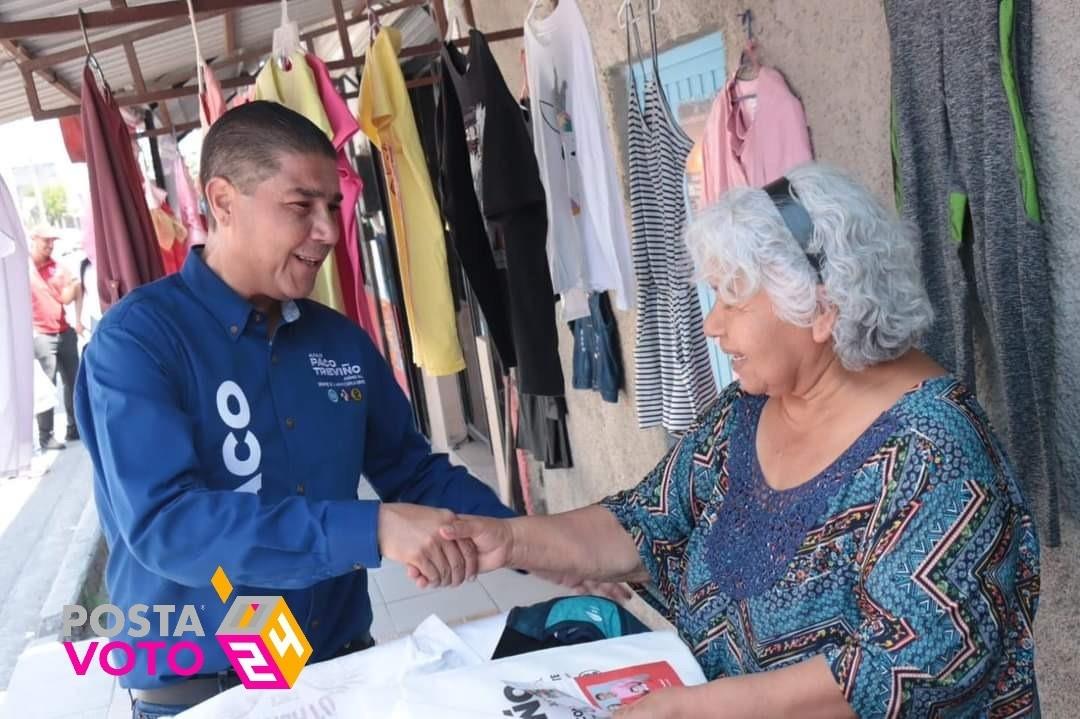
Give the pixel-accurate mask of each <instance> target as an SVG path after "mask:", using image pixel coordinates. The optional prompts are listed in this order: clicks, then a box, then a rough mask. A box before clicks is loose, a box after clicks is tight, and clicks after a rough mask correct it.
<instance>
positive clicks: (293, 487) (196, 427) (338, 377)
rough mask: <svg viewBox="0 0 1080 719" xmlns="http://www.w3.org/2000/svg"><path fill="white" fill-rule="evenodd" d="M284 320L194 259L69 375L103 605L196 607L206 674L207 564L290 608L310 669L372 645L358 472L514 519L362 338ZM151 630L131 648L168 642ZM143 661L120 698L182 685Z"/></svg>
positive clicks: (132, 302) (210, 654)
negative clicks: (438, 447)
mask: <svg viewBox="0 0 1080 719" xmlns="http://www.w3.org/2000/svg"><path fill="white" fill-rule="evenodd" d="M282 314H283V318H282V321H281V323H280V324H279V326H278V327H277V329H276V331H275V332H274V333H273V335H272V336H271V335H270V334H269V333H268V328H267V318H266V317H265V316H263V314H262V313H260V312H258V311H257V310H255V309H254V308H253V307H252V306H251V305H250V304H249V303H248V302H246V301H245V300H244V299H243V298H241V297H240V296H239V295H238V294H237V293H236V292H235V291H233V290H232V289H231V288H230V287H229V286H228V285H226V284H225V282H224V281H222V280H221V279H220V278H219V277H218V276H217V275H216V274H215V273H214V272H213V271H212V270H211V269H210V268H209V267H207V265H206V263H205V262H204V261H203V259H202V257H201V255H200V253H199V252H198V251H193V252H192V253H190V254H189V256H188V259H187V261H186V263H185V264H184V267H183V269H182V270H181V272H179V273H177V274H175V275H172V276H170V277H167V278H165V279H163V280H160V281H158V282H154V283H152V284H150V285H146V286H144V287H140V288H139V289H137V290H136V291H134V292H132V293H131V294H130V295H129V296H128V297H126V298H124V300H123V301H122V302H120V303H119V304H117V305H116V306H115V307H113V308H112V309H111V310H110V311H109V312H108V313H106V314H105V316H104V318H103V319H102V321H101V324H100V325H99V326H98V329H97V331H96V332H95V334H94V338H93V340H92V341H91V342H90V344H89V346H88V347H87V349H86V354H85V357H84V359H83V362H82V367H81V369H80V371H79V377H78V382H77V386H76V391H75V399H76V416H77V419H78V426H79V430H80V432H81V434H82V438H83V441H84V442H85V444H86V447H87V449H88V450H89V452H90V456H91V458H92V460H93V464H94V497H95V500H96V502H97V507H98V512H99V514H100V517H101V523H102V527H103V530H104V534H105V538H106V541H107V542H108V545H109V560H108V570H107V579H108V590H109V597H110V598H109V601H110V602H111V603H113V604H115V605H117V606H119V607H120V608H121V609H124V610H125V611H126V610H127V607H130V606H131V605H134V604H147V605H150V606H153V605H154V604H175V605H177V607H178V609H179V607H180V605H184V604H192V605H194V606H195V607H196V608H197V610H198V613H199V617H200V620H201V621H202V625H203V629H204V630H205V633H206V637H205V638H204V639H203V640H200V641H199V644H200V645H201V646H202V649H203V652H204V655H205V659H206V662H205V665H204V666H203V669H202V672H201V673H204V674H209V673H214V672H218V671H222V670H225V669H227V668H228V667H229V664H228V661H227V659H226V657H225V655H224V653H223V652H222V651H221V649H220V647H219V646H218V645H217V642H216V641H215V639H214V632H215V631H216V629H217V627H218V626H219V625H220V623H221V621H222V619H223V618H224V616H225V612H226V609H227V604H226V603H222V601H221V600H220V599H219V597H218V595H217V593H216V592H215V591H214V589H213V588H212V587H211V584H210V578H211V577H212V575H213V574H214V570H215V569H216V568H217V566H218V565H221V566H222V567H223V568H224V569H225V572H226V573H227V575H228V577H229V579H230V580H231V581H232V583H233V585H234V596H236V595H248V596H252V595H254V596H259V595H262V596H266V595H278V594H280V595H282V596H283V597H284V598H285V600H286V602H287V603H288V605H289V608H290V609H291V610H292V613H293V614H294V615H295V617H296V619H297V621H298V622H299V624H300V627H301V628H302V629H303V631H304V633H305V634H306V635H307V637H308V640H309V641H310V642H311V645H312V647H313V648H314V650H315V653H314V655H313V656H312V661H318V660H320V659H323V658H326V657H327V656H329V655H331V654H333V653H334V652H335V651H337V650H339V649H340V648H341V647H342V646H343V645H344V644H345V643H346V642H348V641H352V640H356V639H361V638H364V637H366V636H367V632H368V629H369V627H370V624H371V604H370V600H369V598H368V592H367V573H366V571H365V570H366V569H368V568H374V567H378V566H379V561H380V554H379V547H378V542H377V517H378V502H377V501H360V500H358V499H357V485H358V481H359V478H360V477H361V475H363V476H365V477H366V478H367V479H368V480H369V481H370V482H371V484H372V486H373V487H374V488H375V491H376V492H377V493H378V494H379V496H380V498H381V499H382V500H384V501H390V502H392V501H401V502H414V503H418V504H425V505H429V506H437V507H445V508H447V509H452V510H455V511H459V512H468V513H475V514H486V515H492V516H511V514H512V513H511V512H510V510H508V509H506V507H504V506H503V505H502V504H500V502H499V501H498V499H497V497H496V496H495V494H494V493H493V492H492V491H491V490H490V489H488V487H487V486H485V485H484V484H482V483H481V482H480V481H479V480H477V479H475V478H473V477H472V476H470V475H469V474H468V473H467V472H466V471H465V470H464V469H462V468H460V467H454V466H453V465H451V464H450V462H449V461H448V460H447V458H446V456H445V455H437V454H432V452H431V448H430V445H429V443H428V441H427V439H425V438H424V437H423V435H421V434H420V433H419V432H417V431H416V429H415V426H414V421H413V414H412V408H411V407H410V405H409V402H408V400H407V399H406V397H405V395H404V394H403V393H402V391H401V389H400V388H399V387H398V385H397V382H396V381H395V379H394V377H393V374H392V373H391V370H390V368H389V367H388V366H387V364H386V362H385V361H384V360H383V358H382V357H381V356H380V355H379V353H378V351H377V350H376V349H375V346H374V345H373V344H372V342H371V341H370V340H369V339H368V337H367V335H366V334H365V333H364V332H363V331H362V330H361V329H360V328H358V327H357V326H355V325H354V324H352V323H351V322H350V321H349V320H348V319H346V318H345V317H344V316H342V315H340V314H338V313H337V312H334V311H333V310H330V309H328V308H326V307H323V306H322V305H320V304H318V303H315V302H311V301H307V300H300V301H296V302H286V303H284V304H283V306H282ZM88 609H91V608H88ZM149 616H150V618H151V620H152V621H151V632H150V634H149V635H147V636H146V637H143V638H141V639H140V641H154V640H158V639H163V640H164V641H166V642H169V641H174V642H175V641H177V639H175V638H170V637H168V636H164V637H162V636H160V635H159V634H158V630H159V626H158V622H157V621H156V615H154V614H150V615H149ZM172 620H173V621H175V620H176V617H175V616H174V617H173V618H172ZM117 639H120V640H125V641H128V639H127V633H126V632H122V633H121V634H120V635H119V636H118V637H117ZM184 639H191V636H190V635H187V636H185V637H184ZM130 641H132V642H134V641H135V640H130ZM136 656H137V658H136V662H137V663H136V666H135V670H134V671H132V672H131V673H129V674H127V675H125V676H124V677H121V683H122V684H123V685H124V686H128V687H135V688H152V687H156V686H160V685H161V684H163V683H168V682H170V681H173V680H175V679H176V677H175V676H172V675H170V674H169V673H168V669H167V667H165V666H164V664H165V662H164V654H163V653H162V654H161V655H160V656H159V657H158V662H157V664H158V667H157V675H156V676H155V677H150V678H148V677H147V671H146V666H147V656H146V655H145V653H143V652H141V651H139V652H137V654H136ZM185 661H187V660H186V659H184V658H183V657H181V663H182V664H183V663H184V662H185ZM188 663H190V662H188Z"/></svg>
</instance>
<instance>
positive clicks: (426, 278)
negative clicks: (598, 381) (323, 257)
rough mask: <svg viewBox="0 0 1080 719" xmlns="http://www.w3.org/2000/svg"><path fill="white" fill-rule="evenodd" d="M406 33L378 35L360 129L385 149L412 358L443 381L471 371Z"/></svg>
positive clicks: (364, 85)
mask: <svg viewBox="0 0 1080 719" xmlns="http://www.w3.org/2000/svg"><path fill="white" fill-rule="evenodd" d="M400 51H401V33H400V32H399V31H398V30H396V29H394V28H389V27H388V28H384V29H383V30H382V31H381V32H379V34H378V36H377V37H376V38H375V40H374V42H373V43H372V45H371V47H370V48H369V49H368V53H367V59H366V61H365V63H364V74H363V77H362V78H361V80H360V111H359V116H358V118H357V119H358V120H359V122H360V129H361V131H363V133H364V134H365V135H367V136H368V138H369V139H370V140H371V142H372V143H373V144H374V145H375V146H376V147H377V148H379V152H380V154H381V157H382V161H383V169H384V171H385V173H386V186H387V189H388V194H389V204H390V219H391V222H392V223H393V227H394V242H395V245H396V246H397V256H398V265H399V267H400V268H401V285H402V288H403V294H404V299H405V314H406V316H407V317H408V320H409V336H410V337H411V338H412V346H413V360H414V361H415V362H416V364H417V365H419V366H420V367H423V368H424V370H426V371H427V372H428V373H429V374H431V375H435V376H439V375H448V374H454V373H456V372H460V371H461V370H463V369H465V359H464V358H463V357H462V354H461V344H460V343H459V342H458V336H457V319H456V316H455V314H454V302H453V298H452V296H451V294H450V272H449V270H448V269H447V265H446V240H445V238H444V235H443V223H442V217H441V216H440V214H439V208H438V205H437V204H436V202H435V193H434V191H433V190H432V186H431V176H430V175H429V174H428V166H427V161H426V159H425V157H424V150H423V147H422V146H421V144H420V134H419V133H418V132H417V130H416V119H415V118H414V117H413V111H412V104H411V103H410V102H409V94H408V91H407V90H406V88H405V78H404V77H403V76H402V74H401V66H400V65H399V64H398V52H400Z"/></svg>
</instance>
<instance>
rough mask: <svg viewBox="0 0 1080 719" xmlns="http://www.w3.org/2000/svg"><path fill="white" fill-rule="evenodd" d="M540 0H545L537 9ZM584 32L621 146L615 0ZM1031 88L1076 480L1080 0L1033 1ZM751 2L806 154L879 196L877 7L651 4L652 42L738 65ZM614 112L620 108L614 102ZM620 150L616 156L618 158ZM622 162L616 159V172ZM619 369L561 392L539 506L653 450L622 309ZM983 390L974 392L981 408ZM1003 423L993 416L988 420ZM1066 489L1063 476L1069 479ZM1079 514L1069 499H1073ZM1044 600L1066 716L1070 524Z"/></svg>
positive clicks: (1065, 459)
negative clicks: (556, 461) (565, 462)
mask: <svg viewBox="0 0 1080 719" xmlns="http://www.w3.org/2000/svg"><path fill="white" fill-rule="evenodd" d="M547 2H548V0H544V3H545V4H546V3H547ZM578 2H579V4H580V5H581V8H582V11H583V13H584V14H585V17H586V20H587V22H588V26H589V29H590V32H591V33H592V38H593V45H594V50H595V52H596V60H597V66H598V70H599V72H600V73H601V74H602V75H603V76H604V77H605V78H606V80H607V82H606V85H605V86H606V87H607V89H608V96H607V97H606V98H605V111H606V112H607V113H608V117H609V118H611V119H612V123H611V131H612V142H613V143H614V144H615V146H616V147H618V148H621V147H622V146H623V142H622V135H623V130H622V114H623V113H622V112H621V108H622V107H624V106H625V105H624V104H623V103H624V102H625V100H624V99H623V98H624V92H625V91H624V87H623V85H622V81H621V80H620V79H617V78H618V75H617V72H618V69H619V68H620V67H621V66H622V64H623V63H624V62H625V59H626V58H625V40H624V35H623V31H622V30H620V28H619V27H618V24H617V22H616V18H615V12H616V8H617V7H618V2H617V0H578ZM529 4H530V2H529V0H473V5H474V7H475V8H476V17H477V18H478V22H479V26H480V29H482V30H485V31H493V30H499V29H503V28H507V27H514V26H520V24H521V22H522V19H523V17H524V15H525V13H526V11H527V10H528V7H529ZM1032 6H1033V13H1034V35H1033V62H1032V66H1033V68H1034V69H1035V74H1034V87H1033V93H1032V97H1031V98H1029V107H1028V110H1029V115H1030V116H1031V126H1030V129H1031V131H1032V135H1033V138H1034V142H1035V153H1036V166H1037V170H1038V173H1039V182H1040V190H1041V194H1042V199H1043V207H1044V210H1045V218H1046V227H1047V234H1048V238H1047V239H1048V242H1049V243H1050V245H1051V261H1052V263H1053V268H1054V287H1053V291H1054V303H1055V308H1056V316H1055V323H1056V327H1057V338H1056V347H1055V348H1053V351H1054V352H1055V355H1056V361H1057V378H1058V383H1057V387H1056V388H1055V390H1056V391H1055V394H1056V397H1057V400H1058V405H1057V407H1056V422H1057V439H1058V449H1059V454H1060V461H1061V465H1062V473H1063V475H1062V476H1064V477H1071V478H1077V477H1080V439H1078V433H1080V322H1078V321H1077V319H1078V318H1080V142H1078V138H1080V93H1078V92H1077V88H1078V87H1080V43H1078V42H1077V41H1076V40H1075V38H1076V37H1077V35H1078V34H1080V3H1077V2H1076V0H1032ZM746 8H750V9H752V10H753V11H754V15H755V25H754V28H755V34H756V35H757V38H758V40H759V43H760V45H761V53H762V59H763V61H764V62H766V63H767V64H770V65H773V66H775V67H778V68H779V69H780V70H782V71H783V72H784V73H785V75H786V76H787V78H788V82H789V83H790V85H791V87H792V89H793V90H794V91H795V92H796V94H798V95H799V96H800V97H801V98H802V100H803V104H804V106H805V108H806V114H807V119H808V121H809V124H810V128H811V137H812V140H813V143H814V149H815V153H816V156H817V157H818V159H821V160H824V161H827V162H829V163H832V164H835V165H838V166H840V167H843V168H845V169H847V170H848V171H849V172H851V173H853V174H854V175H855V176H856V177H858V178H859V179H861V180H862V181H863V182H864V183H866V184H867V185H868V186H869V187H870V188H871V189H872V190H873V191H874V192H875V193H877V195H878V196H879V197H880V198H882V199H883V200H884V201H885V202H887V203H890V204H891V203H892V201H893V199H892V198H893V196H892V180H891V175H892V170H891V160H890V154H889V146H888V136H889V134H888V130H889V127H888V109H889V76H890V70H889V38H888V32H887V29H886V27H885V19H884V13H883V10H882V7H881V3H880V2H866V1H865V0H830V2H828V3H822V2H819V1H817V0H741V1H740V2H739V3H735V4H732V3H719V2H715V1H714V0H662V7H661V10H660V13H659V16H658V31H659V35H660V44H661V48H662V49H663V48H665V47H669V46H671V45H673V44H675V43H677V42H682V41H684V40H688V39H692V38H693V37H695V36H698V35H701V34H704V33H707V32H711V31H714V30H720V31H721V32H723V33H724V36H725V38H726V39H727V41H728V42H727V45H728V52H729V57H728V65H729V67H730V66H733V65H734V64H736V63H737V62H738V54H739V52H740V49H741V46H742V38H743V32H742V28H741V25H740V24H739V20H738V13H739V12H741V11H742V10H743V9H746ZM493 49H494V51H495V53H496V56H497V57H498V59H499V62H500V65H501V67H502V69H503V73H504V75H505V77H506V80H507V84H508V85H509V86H510V88H511V89H512V90H513V91H514V92H517V90H518V88H520V87H521V83H522V72H521V65H520V49H521V44H520V42H517V41H514V42H504V43H497V44H495V45H494V46H493ZM613 108H617V109H618V110H620V111H613ZM620 157H624V155H623V154H622V153H620ZM622 170H623V168H622V167H620V172H621V171H622ZM616 315H617V319H618V324H619V331H620V335H621V338H622V349H623V360H624V363H625V365H626V370H627V377H628V383H629V386H628V390H629V393H628V395H626V396H620V398H619V404H617V405H608V404H605V403H603V402H602V401H601V400H600V398H599V396H598V395H596V394H594V393H589V392H580V391H574V390H570V393H569V395H568V398H567V399H568V405H569V410H570V415H569V426H570V438H571V443H572V449H573V452H574V461H575V467H574V468H573V469H571V470H565V471H548V472H545V473H544V492H543V494H544V496H545V499H546V502H547V507H548V509H549V511H559V510H564V509H569V508H573V507H579V506H582V505H584V504H587V503H589V502H592V501H595V500H596V499H598V498H600V497H602V496H604V495H605V494H608V493H610V492H611V491H614V490H616V489H620V488H623V487H626V486H630V485H632V484H633V483H634V482H636V481H637V480H638V479H639V478H640V477H641V476H642V475H643V474H644V473H645V472H647V471H648V470H649V469H651V468H652V466H653V465H654V464H655V463H656V461H657V460H658V459H659V458H660V456H661V455H662V454H663V452H664V450H665V441H664V436H663V433H662V432H661V431H660V430H648V431H643V430H639V429H638V428H637V423H636V419H635V414H634V407H633V337H634V323H635V321H636V320H635V316H634V314H633V313H618V312H617V313H616ZM560 349H561V355H562V359H563V366H564V371H565V372H566V375H567V377H568V378H569V377H570V370H571V365H570V362H571V357H572V352H573V346H572V343H571V342H570V337H569V333H567V332H563V333H562V346H561V348H560ZM994 394H995V392H994V391H993V388H990V390H989V391H988V392H987V395H988V396H986V397H985V398H984V401H985V402H986V404H988V406H989V407H990V409H991V411H993V405H994V404H995V403H994V402H993V395H994ZM999 424H1003V423H999ZM1073 481H1074V484H1075V482H1076V480H1075V479H1074V480H1073ZM1072 503H1073V506H1074V507H1076V508H1077V510H1078V512H1080V497H1072ZM1043 567H1044V572H1043V576H1044V582H1043V599H1042V604H1041V608H1040V614H1039V622H1038V627H1037V635H1038V645H1039V676H1040V682H1041V685H1042V698H1043V702H1044V707H1043V708H1044V715H1045V716H1047V717H1056V716H1060V717H1065V716H1075V715H1076V708H1075V705H1076V703H1077V701H1080V668H1078V667H1077V663H1076V657H1077V656H1080V640H1078V639H1077V637H1080V612H1078V611H1077V610H1076V607H1077V603H1078V602H1080V525H1078V523H1077V522H1076V521H1075V520H1065V521H1064V523H1063V538H1062V546H1061V547H1058V548H1056V549H1050V548H1046V547H1044V549H1043Z"/></svg>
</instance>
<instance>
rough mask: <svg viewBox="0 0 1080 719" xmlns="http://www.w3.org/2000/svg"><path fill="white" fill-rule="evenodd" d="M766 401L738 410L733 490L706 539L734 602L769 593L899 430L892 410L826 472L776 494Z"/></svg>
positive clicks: (750, 401) (748, 401)
mask: <svg viewBox="0 0 1080 719" xmlns="http://www.w3.org/2000/svg"><path fill="white" fill-rule="evenodd" d="M765 401H766V398H765V397H759V396H750V395H747V396H744V397H743V398H741V400H740V401H739V406H738V407H737V408H736V410H735V414H736V416H735V417H733V419H735V421H736V423H737V424H736V427H735V431H734V434H733V437H732V442H731V446H730V449H729V456H728V463H729V467H730V472H729V476H730V478H731V488H730V490H729V492H728V494H727V496H726V497H725V498H724V501H723V502H722V503H721V504H720V507H719V508H718V509H717V511H716V515H715V517H714V518H713V524H712V527H711V528H710V530H709V532H708V536H707V538H706V540H705V544H706V552H705V561H706V563H707V564H708V566H709V569H710V573H711V575H712V578H713V580H714V581H715V582H716V585H717V587H719V588H720V590H721V591H723V592H725V593H726V594H727V595H728V596H730V597H731V598H732V599H735V600H742V599H746V598H748V597H754V596H758V595H760V594H762V593H764V592H766V591H767V590H769V589H770V588H771V587H772V586H773V585H774V584H775V583H776V581H777V580H778V579H780V577H781V576H783V574H784V571H785V569H786V568H787V566H788V564H789V563H790V562H791V560H792V559H793V558H794V557H795V554H796V553H797V552H798V551H799V548H800V547H801V546H802V543H803V541H804V539H805V537H806V535H807V533H808V532H809V531H810V530H811V529H812V528H813V527H814V526H816V525H817V524H818V523H819V522H820V521H821V520H822V519H823V515H824V514H825V511H826V509H827V508H828V504H829V500H830V499H832V497H833V496H834V495H835V494H836V493H837V492H838V491H839V489H840V488H841V487H842V486H843V485H844V483H845V482H846V481H847V480H848V479H849V478H850V477H851V475H852V474H853V473H854V472H856V471H857V470H858V469H859V467H861V466H862V465H863V464H864V463H865V462H866V460H867V459H868V458H869V456H870V455H871V454H872V453H873V452H874V451H876V450H877V449H878V448H879V447H881V445H882V444H883V443H884V442H885V440H886V439H887V438H888V437H889V435H890V434H892V432H893V431H894V430H895V428H896V427H897V420H896V419H895V417H893V414H892V411H891V410H890V411H887V412H885V413H883V414H882V415H881V416H880V417H878V419H877V420H875V422H874V423H873V424H872V425H871V426H870V428H869V429H867V431H865V432H863V433H862V435H861V436H860V437H859V438H858V439H857V440H856V441H855V443H854V444H852V445H851V447H849V448H848V449H847V450H846V451H845V452H844V453H843V454H841V455H840V456H839V457H837V459H836V460H835V461H834V462H833V463H832V464H831V465H829V466H828V467H826V468H825V469H824V470H823V471H822V472H821V473H820V474H818V475H817V476H815V477H814V478H813V479H811V480H809V481H808V482H806V483H804V484H801V485H799V486H798V487H794V488H792V489H788V490H783V491H777V490H775V489H773V488H771V487H770V486H769V485H768V484H766V482H765V476H764V473H763V472H762V470H761V464H760V463H759V462H758V456H757V444H756V437H757V428H758V422H759V420H760V419H761V412H762V409H763V408H764V406H765Z"/></svg>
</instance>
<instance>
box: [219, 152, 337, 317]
mask: <svg viewBox="0 0 1080 719" xmlns="http://www.w3.org/2000/svg"><path fill="white" fill-rule="evenodd" d="M278 162H279V165H280V169H279V170H278V172H276V173H274V175H273V176H271V177H269V178H268V179H266V180H263V181H262V182H260V183H259V184H258V185H256V186H255V187H254V188H252V189H251V191H250V194H242V193H240V194H238V195H237V197H236V200H235V204H234V212H235V217H234V229H233V234H234V239H235V240H236V241H238V242H239V244H238V247H243V251H242V253H241V254H240V255H238V257H237V260H238V261H243V262H244V263H245V265H246V269H245V271H244V274H245V275H246V276H247V277H248V278H250V288H251V289H252V290H253V291H254V292H255V294H257V295H262V296H265V297H269V298H271V299H275V300H288V299H299V298H301V297H307V296H308V295H309V294H311V290H312V288H313V287H314V286H315V278H316V276H317V275H318V273H319V268H320V267H321V266H322V264H323V261H324V260H325V259H326V256H327V255H328V254H330V253H331V252H333V250H334V245H335V244H337V241H338V215H339V213H340V210H341V190H340V183H339V181H338V174H337V164H336V163H335V162H334V160H332V159H330V158H327V157H324V156H323V155H315V154H296V153H289V154H283V155H281V156H280V157H279V158H278Z"/></svg>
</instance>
